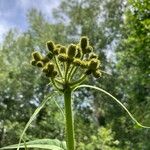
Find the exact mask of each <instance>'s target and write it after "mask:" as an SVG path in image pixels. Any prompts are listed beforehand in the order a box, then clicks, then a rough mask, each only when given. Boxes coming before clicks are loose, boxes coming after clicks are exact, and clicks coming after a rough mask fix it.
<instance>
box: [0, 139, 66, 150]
mask: <svg viewBox="0 0 150 150" xmlns="http://www.w3.org/2000/svg"><path fill="white" fill-rule="evenodd" d="M17 147H18V144H15V145H10V146H6V147H2V148H0V150H5V149H16V148H17ZM26 147H27V148H40V149H50V150H66V143H65V142H64V141H63V142H62V141H59V140H57V139H38V140H34V141H29V142H26ZM19 148H25V145H24V143H20V146H19Z"/></svg>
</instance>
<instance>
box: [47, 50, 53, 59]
mask: <svg viewBox="0 0 150 150" xmlns="http://www.w3.org/2000/svg"><path fill="white" fill-rule="evenodd" d="M46 56H47V57H48V58H49V59H50V60H51V59H52V58H53V53H51V52H48V54H47V55H46Z"/></svg>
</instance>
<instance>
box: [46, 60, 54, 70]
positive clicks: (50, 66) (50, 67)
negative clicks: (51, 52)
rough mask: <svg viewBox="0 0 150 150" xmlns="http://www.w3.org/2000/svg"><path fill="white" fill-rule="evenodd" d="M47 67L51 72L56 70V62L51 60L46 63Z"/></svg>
mask: <svg viewBox="0 0 150 150" xmlns="http://www.w3.org/2000/svg"><path fill="white" fill-rule="evenodd" d="M46 68H47V69H48V71H49V72H53V71H54V64H53V63H50V62H49V63H48V64H47V65H46Z"/></svg>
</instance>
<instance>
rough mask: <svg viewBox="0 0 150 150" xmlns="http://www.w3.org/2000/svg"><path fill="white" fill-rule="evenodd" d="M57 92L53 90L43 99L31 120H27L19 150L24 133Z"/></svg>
mask: <svg viewBox="0 0 150 150" xmlns="http://www.w3.org/2000/svg"><path fill="white" fill-rule="evenodd" d="M55 93H56V92H53V94H51V95H48V96H47V97H46V98H45V99H44V100H43V101H42V103H41V104H40V105H39V107H38V108H37V109H36V110H35V111H34V113H33V115H32V116H31V117H30V119H29V121H28V122H27V124H26V126H25V128H24V130H23V132H22V134H21V136H20V139H19V143H18V148H17V150H19V146H20V143H21V140H22V138H23V135H24V134H25V132H26V130H27V129H28V127H29V126H30V124H31V123H32V121H33V120H34V119H35V117H36V115H37V114H38V113H39V112H40V110H41V109H42V108H43V107H44V106H45V104H46V103H47V101H48V100H49V99H52V98H53V96H54V95H55Z"/></svg>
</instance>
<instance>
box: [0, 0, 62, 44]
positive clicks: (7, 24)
mask: <svg viewBox="0 0 150 150" xmlns="http://www.w3.org/2000/svg"><path fill="white" fill-rule="evenodd" d="M59 2H60V0H0V41H2V39H3V36H4V35H5V33H6V32H7V31H8V30H9V29H10V28H18V29H19V30H20V31H25V30H26V29H27V26H28V25H27V21H26V14H27V11H28V10H29V9H31V8H36V9H38V10H40V11H42V13H43V14H44V15H45V16H46V17H47V18H48V19H49V20H51V19H52V9H53V8H57V6H58V5H59Z"/></svg>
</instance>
